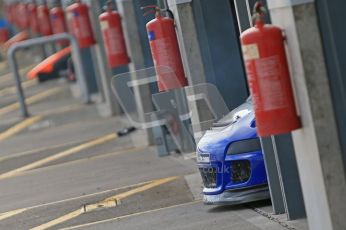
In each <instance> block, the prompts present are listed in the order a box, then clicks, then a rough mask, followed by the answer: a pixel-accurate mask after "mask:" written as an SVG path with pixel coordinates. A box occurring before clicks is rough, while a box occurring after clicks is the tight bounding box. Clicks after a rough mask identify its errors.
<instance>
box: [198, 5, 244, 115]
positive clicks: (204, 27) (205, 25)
mask: <svg viewBox="0 0 346 230" xmlns="http://www.w3.org/2000/svg"><path fill="white" fill-rule="evenodd" d="M192 6H193V11H194V17H195V22H196V27H197V33H198V38H199V41H200V46H201V51H202V57H203V62H204V67H205V71H206V80H207V82H208V83H212V84H214V85H216V86H217V87H218V89H219V91H220V92H221V95H222V96H223V97H224V99H225V101H226V104H227V105H228V106H229V108H230V109H233V108H235V107H236V106H238V105H239V104H241V103H243V102H244V101H245V99H246V98H247V96H248V91H247V85H246V78H245V72H244V68H243V62H242V57H241V51H240V44H239V30H238V28H237V27H238V23H237V22H236V15H235V12H233V11H232V8H231V3H230V1H229V0H214V1H213V3H212V4H211V2H210V0H198V1H192Z"/></svg>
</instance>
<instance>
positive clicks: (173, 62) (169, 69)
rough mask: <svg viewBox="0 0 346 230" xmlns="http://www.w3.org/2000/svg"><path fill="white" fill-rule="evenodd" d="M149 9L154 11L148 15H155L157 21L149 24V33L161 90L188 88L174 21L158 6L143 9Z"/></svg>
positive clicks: (154, 20)
mask: <svg viewBox="0 0 346 230" xmlns="http://www.w3.org/2000/svg"><path fill="white" fill-rule="evenodd" d="M147 8H152V9H154V10H152V11H149V12H147V13H151V12H154V13H155V19H153V20H151V21H150V22H148V24H147V32H148V38H149V42H150V48H151V54H152V57H153V60H154V65H155V69H156V73H157V78H158V79H157V81H158V87H159V90H160V91H165V90H170V89H177V88H181V87H184V86H187V79H186V77H185V72H184V67H183V62H182V60H181V56H180V50H179V45H178V39H177V34H176V31H175V25H174V19H172V18H170V17H164V16H162V15H161V11H167V10H161V9H160V8H159V7H158V6H156V5H152V6H146V7H143V8H142V9H147Z"/></svg>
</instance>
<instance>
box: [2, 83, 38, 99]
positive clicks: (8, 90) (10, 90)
mask: <svg viewBox="0 0 346 230" xmlns="http://www.w3.org/2000/svg"><path fill="white" fill-rule="evenodd" d="M34 85H37V81H33V80H30V81H25V82H23V83H22V87H23V89H27V88H30V87H32V86H34ZM16 92H17V87H16V86H11V87H7V88H5V89H2V90H0V96H6V95H8V94H13V93H16Z"/></svg>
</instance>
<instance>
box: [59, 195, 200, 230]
mask: <svg viewBox="0 0 346 230" xmlns="http://www.w3.org/2000/svg"><path fill="white" fill-rule="evenodd" d="M200 202H201V200H194V201H191V202H187V203H183V204H176V205H172V206H168V207H164V208H157V209H152V210H148V211H143V212H137V213H133V214H129V215H124V216H119V217H115V218H111V219H107V220H100V221H95V222H92V223H87V224H81V225H76V226H72V227H67V228H62V229H61V230H72V229H79V228H85V227H90V226H94V225H98V224H103V223H108V222H113V221H118V220H122V219H126V218H130V217H135V216H140V215H144V214H149V213H155V212H159V211H164V210H168V209H172V208H179V207H184V206H188V205H192V204H197V203H200Z"/></svg>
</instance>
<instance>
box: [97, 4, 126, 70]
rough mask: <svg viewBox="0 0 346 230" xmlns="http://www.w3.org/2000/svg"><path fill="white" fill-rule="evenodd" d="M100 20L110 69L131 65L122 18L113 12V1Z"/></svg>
mask: <svg viewBox="0 0 346 230" xmlns="http://www.w3.org/2000/svg"><path fill="white" fill-rule="evenodd" d="M99 20H100V24H101V30H102V36H103V41H104V44H105V50H106V54H107V59H108V65H109V67H110V68H116V67H119V66H122V65H127V64H128V63H130V59H129V56H128V54H127V50H126V43H125V38H124V32H123V27H122V24H121V16H120V14H119V13H118V12H117V11H115V10H113V4H112V1H108V2H107V9H106V12H104V13H102V14H101V15H100V16H99Z"/></svg>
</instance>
